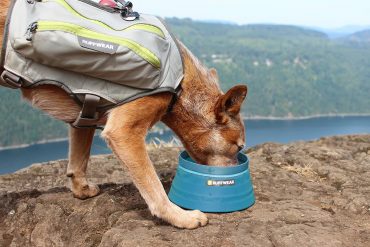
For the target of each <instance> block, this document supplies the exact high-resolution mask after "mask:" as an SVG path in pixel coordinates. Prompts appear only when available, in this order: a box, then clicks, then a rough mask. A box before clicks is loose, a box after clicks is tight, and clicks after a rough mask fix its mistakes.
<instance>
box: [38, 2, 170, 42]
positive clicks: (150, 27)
mask: <svg viewBox="0 0 370 247" xmlns="http://www.w3.org/2000/svg"><path fill="white" fill-rule="evenodd" d="M42 2H43V3H46V2H54V3H58V4H60V5H62V6H63V7H64V8H65V9H66V10H68V11H69V12H70V13H72V14H73V15H75V16H78V17H80V18H83V19H85V20H89V21H91V22H93V23H95V24H98V25H100V26H102V27H104V28H108V29H110V30H115V31H124V30H144V31H147V32H150V33H154V34H156V35H158V36H160V37H162V38H165V34H164V33H163V31H162V30H161V29H160V28H159V27H156V26H154V25H150V24H143V23H139V24H134V25H132V26H130V27H128V28H125V29H122V30H116V29H114V28H112V27H110V26H109V25H107V24H105V23H104V22H101V21H98V20H95V19H91V18H88V17H86V16H83V15H81V14H80V13H78V12H77V11H76V10H75V9H74V8H72V7H71V6H70V5H69V4H68V3H67V2H66V1H64V0H42Z"/></svg>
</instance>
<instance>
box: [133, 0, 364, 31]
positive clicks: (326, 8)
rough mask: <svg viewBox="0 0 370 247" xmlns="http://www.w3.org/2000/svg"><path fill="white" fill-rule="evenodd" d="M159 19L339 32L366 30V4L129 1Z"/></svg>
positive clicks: (355, 0) (338, 0)
mask: <svg viewBox="0 0 370 247" xmlns="http://www.w3.org/2000/svg"><path fill="white" fill-rule="evenodd" d="M131 2H133V4H134V10H136V11H138V12H142V13H148V14H154V15H158V16H162V17H179V18H185V17H189V18H192V19H195V20H223V21H231V22H235V23H238V24H251V23H268V24H288V25H299V26H306V27H321V28H329V29H333V28H340V27H343V26H352V25H355V26H370V0H304V1H303V0H253V1H251V0H229V1H226V0H222V1H221V0H183V1H179V0H158V1H153V0H131Z"/></svg>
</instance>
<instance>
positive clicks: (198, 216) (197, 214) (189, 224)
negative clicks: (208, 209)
mask: <svg viewBox="0 0 370 247" xmlns="http://www.w3.org/2000/svg"><path fill="white" fill-rule="evenodd" d="M184 212H185V213H184V214H182V215H181V216H179V217H176V218H175V221H174V222H173V225H174V226H176V227H178V228H185V229H195V228H198V227H201V226H205V225H207V224H208V218H207V216H206V214H205V213H202V212H201V211H199V210H193V211H185V210H184Z"/></svg>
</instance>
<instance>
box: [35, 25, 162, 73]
mask: <svg viewBox="0 0 370 247" xmlns="http://www.w3.org/2000/svg"><path fill="white" fill-rule="evenodd" d="M36 31H62V32H67V33H72V34H75V35H77V36H81V37H85V38H89V39H97V40H102V41H106V42H111V43H115V44H117V45H121V46H124V47H127V48H129V49H130V50H132V51H133V52H135V53H136V54H137V55H139V56H140V57H142V58H143V59H145V60H146V61H147V62H149V63H150V64H151V65H153V66H154V67H155V68H157V69H160V68H161V61H160V60H159V58H158V57H157V56H156V55H155V54H154V53H153V52H151V51H150V50H148V49H147V48H145V47H144V46H141V45H140V44H138V43H136V42H134V41H132V40H129V39H124V38H118V37H114V36H110V35H105V34H101V33H98V32H94V31H91V30H89V29H87V28H84V27H82V26H79V25H75V24H71V23H66V22H59V21H38V22H37V29H36Z"/></svg>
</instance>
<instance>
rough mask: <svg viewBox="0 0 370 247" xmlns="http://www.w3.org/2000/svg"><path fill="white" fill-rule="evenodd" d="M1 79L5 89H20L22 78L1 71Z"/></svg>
mask: <svg viewBox="0 0 370 247" xmlns="http://www.w3.org/2000/svg"><path fill="white" fill-rule="evenodd" d="M1 79H2V81H3V82H4V83H5V84H4V83H3V85H4V86H5V87H10V88H13V89H18V88H21V87H22V78H21V77H19V76H17V75H15V74H13V73H11V72H9V71H7V70H4V71H3V73H2V74H1Z"/></svg>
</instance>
